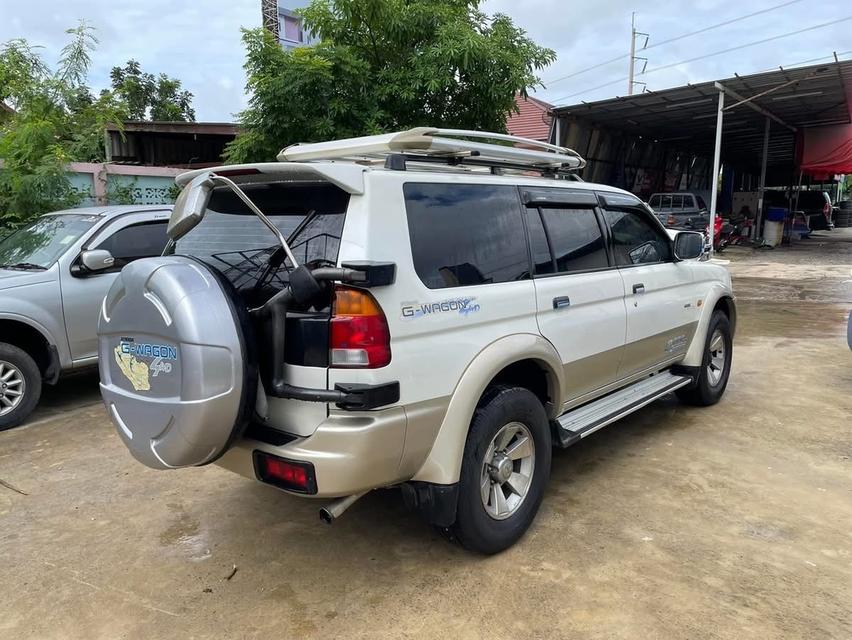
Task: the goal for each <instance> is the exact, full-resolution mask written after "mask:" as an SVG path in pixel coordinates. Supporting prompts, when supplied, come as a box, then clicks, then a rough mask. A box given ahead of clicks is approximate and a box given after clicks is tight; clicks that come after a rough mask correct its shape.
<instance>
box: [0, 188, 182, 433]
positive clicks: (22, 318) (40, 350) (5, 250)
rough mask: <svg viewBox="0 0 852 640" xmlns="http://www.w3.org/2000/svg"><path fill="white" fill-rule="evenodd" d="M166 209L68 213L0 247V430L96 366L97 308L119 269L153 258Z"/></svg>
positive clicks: (162, 239)
mask: <svg viewBox="0 0 852 640" xmlns="http://www.w3.org/2000/svg"><path fill="white" fill-rule="evenodd" d="M171 209H172V208H171V206H170V205H143V206H131V205H128V206H112V207H92V208H84V209H69V210H66V211H57V212H55V213H49V214H47V215H44V216H41V217H39V218H36V219H35V220H34V221H33V222H32V223H31V224H29V225H28V226H26V227H23V228H21V229H19V230H17V231H16V232H14V233H12V234H11V235H9V236H7V237H5V238H3V239H2V240H0V431H2V430H3V429H8V428H11V427H14V426H16V425H18V424H20V423H21V422H22V421H23V420H25V419H26V417H27V416H28V415H29V414H30V413H31V412H32V410H33V409H34V408H35V406H36V404H38V400H39V397H40V396H41V388H42V384H43V383H47V384H53V383H55V382H56V381H57V380H58V378H59V376H60V374H62V373H64V372H67V371H71V370H76V369H81V368H84V367H86V366H90V365H94V364H96V363H97V351H98V339H97V325H98V314H99V313H100V309H101V302H102V300H103V298H104V296H105V295H106V293H107V291H109V288H110V286H111V285H112V283H113V280H115V277H116V275H117V274H118V272H119V271H121V268H122V267H123V266H124V265H126V264H128V263H130V262H132V261H133V260H136V259H138V258H148V257H152V256H158V255H160V254H161V253H162V251H163V248H164V246H165V244H166V240H167V236H166V225H167V223H168V219H169V215H170V214H171Z"/></svg>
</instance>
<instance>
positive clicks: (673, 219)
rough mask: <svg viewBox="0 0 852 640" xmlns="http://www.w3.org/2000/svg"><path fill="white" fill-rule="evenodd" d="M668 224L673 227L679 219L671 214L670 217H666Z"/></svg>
mask: <svg viewBox="0 0 852 640" xmlns="http://www.w3.org/2000/svg"><path fill="white" fill-rule="evenodd" d="M666 224H667V225H668V226H670V227H673V226H674V225H675V224H677V220H676V219H675V217H674V216H669V217H668V218H666Z"/></svg>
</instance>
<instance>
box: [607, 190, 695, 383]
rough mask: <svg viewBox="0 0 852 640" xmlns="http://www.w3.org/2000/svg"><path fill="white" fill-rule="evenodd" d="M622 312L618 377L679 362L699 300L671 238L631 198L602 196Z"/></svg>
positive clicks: (692, 330)
mask: <svg viewBox="0 0 852 640" xmlns="http://www.w3.org/2000/svg"><path fill="white" fill-rule="evenodd" d="M600 199H601V204H602V206H603V215H604V219H605V220H606V222H607V225H608V227H609V230H610V238H611V248H612V256H613V259H614V260H615V263H616V264H617V266H618V269H619V272H620V275H621V279H622V286H623V295H624V301H625V308H626V311H627V339H626V342H625V346H624V351H623V357H622V359H621V365H620V367H619V372H618V377H619V378H625V377H628V376H630V375H633V374H637V373H640V372H643V371H652V370H653V369H655V368H660V367H662V366H665V365H666V364H667V363H670V362H673V361H675V360H677V359H679V358H681V357H682V356H683V355H684V354H685V353H686V350H687V348H688V346H689V344H690V341H691V340H692V336H693V334H694V333H695V329H696V326H697V324H698V317H699V307H698V305H699V304H700V302H699V298H698V297H696V296H697V292H696V288H695V285H694V283H693V279H692V272H691V270H690V269H689V267H688V266H687V265H686V263H679V262H675V260H674V255H673V252H672V242H671V239H670V238H669V237H668V235H667V234H666V232H665V230H664V229H662V228H661V227H660V226H659V224H657V221H656V220H654V217H653V215H652V214H651V213H650V211H648V210H647V209H646V208H645V207H644V206H643V205H642V204H641V203H640V202H639V201H638V200H637V199H636V198H633V197H632V196H626V195H624V196H623V195H620V194H601V196H600Z"/></svg>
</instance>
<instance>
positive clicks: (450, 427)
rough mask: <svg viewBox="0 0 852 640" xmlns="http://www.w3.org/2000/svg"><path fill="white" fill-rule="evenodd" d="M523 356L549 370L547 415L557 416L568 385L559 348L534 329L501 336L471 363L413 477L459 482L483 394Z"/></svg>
mask: <svg viewBox="0 0 852 640" xmlns="http://www.w3.org/2000/svg"><path fill="white" fill-rule="evenodd" d="M520 360H535V361H536V362H538V363H539V364H540V365H541V366H542V368H543V369H544V371H545V372H546V373H547V379H548V393H549V395H550V403H549V404H548V406H547V411H548V416H549V417H551V418H554V417H556V413H557V412H558V409H557V407H561V406H562V403H563V400H564V389H565V375H564V372H563V367H562V361H561V360H560V359H559V354H558V353H557V352H556V349H555V348H554V347H553V345H552V344H551V343H550V342H549V341H547V340H545V339H544V338H543V337H541V336H539V335H534V334H531V333H522V334H515V335H511V336H506V337H505V338H500V339H499V340H496V341H495V342H492V343H491V344H489V345H488V346H487V347H485V348H484V349H483V350H482V351H480V352H479V354H478V355H477V356H476V357H475V358H474V359H473V360H472V361H471V363H470V364H469V365H468V367H467V369H466V370H465V372H464V374H463V375H462V377H461V380H460V381H459V383H458V385H457V386H456V388H455V391H454V392H453V395H452V397H451V399H450V403H449V405H448V407H447V413H446V415H445V416H444V420H443V422H442V423H441V427H440V429H439V430H438V435H437V436H436V438H435V442H434V444H433V445H432V449H431V451H430V452H429V455H428V456H427V457H426V461H425V462H424V463H423V465H422V466H421V467H420V470H419V471H418V472H417V473H416V474H415V475H414V477H413V478H412V480H417V481H422V482H433V483H437V484H452V483H454V482H458V479H459V475H460V471H461V463H462V456H463V454H464V445H465V441H466V440H467V432H468V429H469V427H470V421H471V418H472V417H473V412H474V410H475V409H476V405H477V403H478V402H479V399H480V397H482V394H483V392H484V391H485V389H486V388H487V387H488V384H489V383H490V382H491V380H493V379H494V376H496V375H497V374H498V373H499V372H500V371H501V370H503V369H504V368H505V367H507V366H508V365H510V364H512V363H514V362H518V361H520Z"/></svg>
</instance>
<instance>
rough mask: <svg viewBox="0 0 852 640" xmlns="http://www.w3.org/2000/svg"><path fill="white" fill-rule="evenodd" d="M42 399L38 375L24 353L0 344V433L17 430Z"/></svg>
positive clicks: (34, 366)
mask: <svg viewBox="0 0 852 640" xmlns="http://www.w3.org/2000/svg"><path fill="white" fill-rule="evenodd" d="M40 396H41V372H40V371H39V369H38V365H36V363H35V360H33V359H32V358H31V357H30V355H29V354H28V353H27V352H26V351H22V350H21V349H19V348H18V347H16V346H13V345H11V344H6V343H3V342H0V431H3V430H5V429H11V428H12V427H17V426H18V425H19V424H21V422H23V421H24V420H25V419H26V418H27V416H29V415H30V413H32V411H33V409H35V406H36V404H37V403H38V399H39V397H40Z"/></svg>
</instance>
